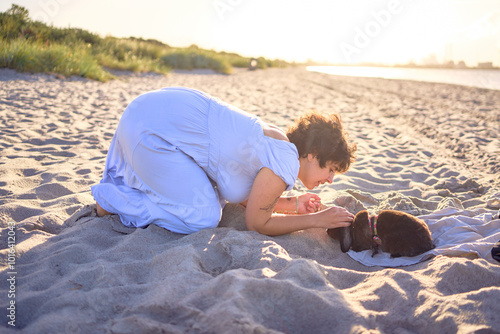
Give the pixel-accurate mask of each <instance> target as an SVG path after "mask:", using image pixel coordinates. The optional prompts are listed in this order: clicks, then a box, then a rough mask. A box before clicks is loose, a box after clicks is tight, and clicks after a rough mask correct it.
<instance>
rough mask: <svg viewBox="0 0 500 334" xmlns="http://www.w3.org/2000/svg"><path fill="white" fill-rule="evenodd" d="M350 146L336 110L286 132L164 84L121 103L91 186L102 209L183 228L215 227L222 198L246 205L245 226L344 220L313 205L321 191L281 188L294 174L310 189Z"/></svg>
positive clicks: (347, 158)
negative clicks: (295, 191) (103, 160)
mask: <svg viewBox="0 0 500 334" xmlns="http://www.w3.org/2000/svg"><path fill="white" fill-rule="evenodd" d="M355 151H356V146H355V145H353V144H351V143H349V140H348V137H347V134H346V133H345V132H344V130H343V128H342V123H341V121H340V117H339V116H337V115H329V116H327V115H323V114H320V113H317V112H311V113H308V114H306V115H304V116H302V117H301V118H299V119H298V120H297V121H296V123H295V124H294V125H293V126H291V127H290V128H289V130H288V132H287V133H286V134H285V133H284V132H283V131H281V130H280V129H279V128H278V127H276V126H274V125H271V124H267V123H265V122H263V121H262V120H260V119H259V118H258V117H256V116H253V115H251V114H249V113H246V112H244V111H242V110H240V109H238V108H236V107H234V106H231V105H229V104H226V103H224V102H222V101H220V100H219V99H217V98H214V97H212V96H210V95H208V94H206V93H203V92H200V91H197V90H193V89H189V88H181V87H171V88H164V89H159V90H155V91H152V92H148V93H145V94H143V95H141V96H139V97H137V98H136V99H135V100H134V101H132V103H130V105H129V106H128V107H127V108H126V110H125V112H124V113H123V115H122V117H121V120H120V122H119V124H118V128H117V130H116V133H115V135H114V137H113V140H112V141H111V145H110V148H109V151H108V155H107V160H106V166H105V169H104V175H103V179H102V180H101V182H100V183H99V184H97V185H95V186H93V187H92V194H93V195H94V198H95V199H96V201H97V213H98V215H99V216H103V215H106V214H111V213H113V214H118V215H119V216H120V219H121V221H122V223H123V224H124V225H126V226H131V227H145V226H147V225H149V224H152V223H153V224H156V225H158V226H161V227H163V228H165V229H168V230H170V231H173V232H177V233H184V234H189V233H193V232H196V231H199V230H201V229H205V228H213V227H216V226H217V225H218V224H219V221H220V219H221V215H222V209H223V208H224V205H225V203H226V202H231V203H242V204H243V205H245V206H246V212H245V220H246V225H247V228H248V229H249V230H252V231H257V232H259V233H262V234H267V235H280V234H286V233H290V232H294V231H298V230H303V229H307V228H312V227H321V228H325V229H326V228H335V227H343V226H349V225H350V223H351V221H352V220H353V218H354V216H353V215H352V214H351V213H349V212H348V211H347V210H345V209H343V208H339V207H332V208H328V209H326V210H322V211H319V208H320V206H321V201H320V197H319V196H318V195H315V194H311V193H306V194H303V195H300V196H297V197H292V198H290V197H281V195H282V194H283V192H284V191H286V190H291V189H292V188H293V186H294V184H295V181H296V179H297V178H299V179H300V180H301V181H302V183H303V184H304V186H306V188H307V189H313V188H315V187H317V186H319V185H320V184H324V183H326V182H328V183H332V181H333V177H334V175H335V173H342V172H345V171H347V170H348V168H349V166H350V164H351V163H352V162H353V161H354V159H355ZM273 212H285V214H273Z"/></svg>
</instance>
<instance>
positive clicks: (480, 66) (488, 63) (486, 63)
mask: <svg viewBox="0 0 500 334" xmlns="http://www.w3.org/2000/svg"><path fill="white" fill-rule="evenodd" d="M477 67H478V68H493V63H492V62H491V61H487V62H484V63H479V64H477Z"/></svg>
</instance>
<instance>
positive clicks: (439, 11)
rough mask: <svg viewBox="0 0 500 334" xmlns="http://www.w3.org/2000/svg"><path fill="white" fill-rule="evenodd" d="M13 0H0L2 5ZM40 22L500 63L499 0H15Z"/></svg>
mask: <svg viewBox="0 0 500 334" xmlns="http://www.w3.org/2000/svg"><path fill="white" fill-rule="evenodd" d="M12 3H13V1H12V0H10V1H7V0H0V11H2V12H3V11H5V10H7V9H8V8H10V6H11V4H12ZM14 3H16V4H18V5H21V6H24V7H26V8H28V10H29V11H30V16H31V17H32V18H34V19H37V20H41V21H44V22H46V23H52V24H53V25H54V26H57V27H68V26H71V27H78V28H83V29H87V30H90V31H92V32H96V33H99V34H100V35H102V36H105V35H113V36H116V37H129V36H135V37H143V38H154V39H158V40H161V41H163V42H165V43H167V44H169V45H171V46H179V47H181V46H189V45H191V44H196V45H198V46H200V47H202V48H208V49H214V50H217V51H229V52H237V53H239V54H241V55H244V56H261V55H262V56H265V57H269V58H281V59H285V60H289V61H291V60H296V61H305V60H307V59H312V60H317V61H321V62H323V61H324V62H331V63H358V62H375V63H385V64H391V63H407V62H409V61H411V60H413V61H415V62H417V63H422V61H423V60H425V59H426V60H427V61H431V60H432V58H433V57H431V55H432V54H434V55H435V56H436V59H437V60H438V61H440V62H443V61H445V60H446V61H448V60H454V61H455V62H457V61H460V60H464V61H465V62H466V63H467V65H469V66H475V65H477V63H478V62H486V61H492V62H494V64H495V65H496V66H500V1H499V0H350V1H348V0H177V1H175V0H140V1H137V0H17V1H14Z"/></svg>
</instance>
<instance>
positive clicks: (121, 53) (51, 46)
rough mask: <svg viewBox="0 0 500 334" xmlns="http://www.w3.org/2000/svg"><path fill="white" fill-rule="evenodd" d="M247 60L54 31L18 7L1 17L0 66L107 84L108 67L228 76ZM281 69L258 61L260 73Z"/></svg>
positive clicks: (80, 31) (75, 30)
mask: <svg viewBox="0 0 500 334" xmlns="http://www.w3.org/2000/svg"><path fill="white" fill-rule="evenodd" d="M249 62H250V58H248V57H242V56H240V55H238V54H235V53H227V52H216V51H213V50H205V49H201V48H199V47H197V46H196V45H192V46H190V47H188V48H174V47H171V46H169V45H167V44H164V43H162V42H160V41H157V40H153V39H147V40H146V39H142V38H135V37H130V38H115V37H112V36H108V37H104V38H103V37H100V36H99V35H97V34H93V33H91V32H89V31H86V30H83V29H79V28H56V27H53V26H48V25H46V24H44V23H42V22H38V21H32V20H31V19H30V18H29V12H28V10H27V9H26V8H24V7H21V6H18V5H12V7H11V8H10V9H9V10H7V11H6V12H3V13H0V68H1V67H4V68H5V67H6V68H12V69H15V70H18V71H23V72H32V73H34V72H42V73H54V74H60V75H63V76H66V77H67V76H71V75H78V76H82V77H85V78H89V79H94V80H99V81H107V80H109V79H112V78H113V77H114V76H113V75H112V74H111V73H110V72H109V71H108V69H109V70H127V71H134V72H156V73H168V72H169V71H170V70H171V69H186V70H193V69H212V70H214V71H216V72H218V73H223V74H230V73H231V72H232V71H233V67H248V64H249ZM286 65H287V64H286V63H285V62H283V61H279V60H274V61H271V60H267V59H265V58H263V57H261V58H259V59H258V68H262V69H263V68H267V67H275V66H279V67H284V66H286Z"/></svg>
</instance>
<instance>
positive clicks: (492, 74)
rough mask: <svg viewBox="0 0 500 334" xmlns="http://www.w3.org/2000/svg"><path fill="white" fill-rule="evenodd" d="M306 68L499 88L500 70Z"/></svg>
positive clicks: (329, 72)
mask: <svg viewBox="0 0 500 334" xmlns="http://www.w3.org/2000/svg"><path fill="white" fill-rule="evenodd" d="M307 70H308V71H313V72H321V73H327V74H332V75H345V76H352V77H369V78H384V79H399V80H415V81H427V82H441V83H449V84H455V85H462V86H471V87H479V88H487V89H497V90H500V70H488V69H484V70H483V69H445V68H443V69H441V68H399V67H398V68H397V67H364V66H308V67H307Z"/></svg>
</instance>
